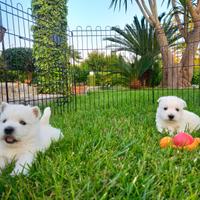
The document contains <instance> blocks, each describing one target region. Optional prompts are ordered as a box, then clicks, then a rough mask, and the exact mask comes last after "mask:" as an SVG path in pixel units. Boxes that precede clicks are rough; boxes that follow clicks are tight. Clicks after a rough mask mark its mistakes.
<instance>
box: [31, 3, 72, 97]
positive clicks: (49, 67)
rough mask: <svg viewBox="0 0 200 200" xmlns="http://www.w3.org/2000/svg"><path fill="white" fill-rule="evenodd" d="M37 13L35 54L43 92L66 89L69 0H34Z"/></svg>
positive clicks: (67, 82) (40, 87)
mask: <svg viewBox="0 0 200 200" xmlns="http://www.w3.org/2000/svg"><path fill="white" fill-rule="evenodd" d="M32 11H33V15H34V16H35V18H34V19H35V25H34V26H33V27H32V29H33V37H34V41H35V42H34V45H33V56H34V58H35V64H36V66H37V67H38V68H39V70H40V73H38V77H37V81H38V87H39V90H40V91H39V92H41V93H65V94H66V93H67V88H68V86H69V80H71V77H69V70H68V68H67V66H68V60H69V56H70V55H67V52H69V49H68V45H67V34H66V30H67V20H66V19H67V0H60V1H52V0H32ZM69 54H70V53H69Z"/></svg>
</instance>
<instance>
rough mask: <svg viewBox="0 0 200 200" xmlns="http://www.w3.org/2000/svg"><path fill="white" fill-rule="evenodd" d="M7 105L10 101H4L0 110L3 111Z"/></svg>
mask: <svg viewBox="0 0 200 200" xmlns="http://www.w3.org/2000/svg"><path fill="white" fill-rule="evenodd" d="M7 106H8V103H6V102H2V103H1V106H0V112H3V111H4V110H5V108H6V107H7Z"/></svg>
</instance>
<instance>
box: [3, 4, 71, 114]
mask: <svg viewBox="0 0 200 200" xmlns="http://www.w3.org/2000/svg"><path fill="white" fill-rule="evenodd" d="M35 21H36V18H35V17H34V16H33V15H32V12H31V9H27V10H24V9H23V6H22V5H21V4H17V5H13V3H12V1H5V2H4V1H0V103H1V102H3V101H5V102H9V103H22V104H31V105H39V106H41V107H44V106H51V107H53V108H54V110H55V111H59V112H61V111H63V110H64V108H68V109H69V106H70V105H71V104H69V101H70V96H71V92H70V83H69V81H71V80H68V75H69V74H70V67H69V65H70V64H69V59H70V58H69V56H68V53H67V51H68V50H67V49H66V50H65V51H63V54H65V56H66V60H65V61H66V62H65V63H64V62H61V61H60V60H58V63H59V65H54V66H52V64H51V63H49V67H47V68H45V69H44V68H43V69H41V68H40V67H39V66H37V64H36V63H35V59H34V56H33V45H34V44H36V43H39V42H40V41H37V40H34V39H33V31H32V30H33V27H34V26H35ZM46 24H47V26H48V22H46ZM40 29H47V28H46V27H45V26H44V27H40ZM71 34H72V33H71V32H70V31H66V33H65V37H64V38H66V39H67V41H66V43H68V44H69V45H71V42H72V37H71ZM61 37H62V36H57V35H52V46H51V45H49V44H46V43H45V42H44V43H40V45H41V46H46V47H47V48H54V49H55V45H54V43H56V45H59V38H61ZM42 53H43V52H42ZM44 59H45V58H44ZM45 62H46V61H45ZM49 62H51V61H49ZM50 74H53V76H50Z"/></svg>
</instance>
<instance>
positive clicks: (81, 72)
mask: <svg viewBox="0 0 200 200" xmlns="http://www.w3.org/2000/svg"><path fill="white" fill-rule="evenodd" d="M88 74H89V72H88V70H86V69H81V68H80V67H78V66H74V67H73V78H74V81H75V82H76V83H86V82H87V76H88Z"/></svg>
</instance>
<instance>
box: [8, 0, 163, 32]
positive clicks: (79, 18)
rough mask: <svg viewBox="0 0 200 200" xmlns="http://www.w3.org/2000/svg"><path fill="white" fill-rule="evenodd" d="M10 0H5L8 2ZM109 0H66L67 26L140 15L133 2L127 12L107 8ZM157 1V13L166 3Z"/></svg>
mask: <svg viewBox="0 0 200 200" xmlns="http://www.w3.org/2000/svg"><path fill="white" fill-rule="evenodd" d="M9 1H10V0H7V2H9ZM12 2H13V6H15V5H16V4H17V3H21V4H22V5H23V7H24V8H25V9H27V8H30V7H31V0H12ZM110 2H111V0H69V1H68V17H67V18H68V26H69V28H70V29H71V30H73V29H75V28H76V27H77V26H82V27H83V28H85V27H86V26H92V27H96V26H101V27H106V26H108V25H109V26H116V25H117V26H120V27H121V28H122V27H124V25H125V24H127V23H128V24H130V23H131V22H132V20H133V16H135V15H137V16H142V15H141V12H140V10H139V8H138V6H137V5H136V3H135V2H134V3H133V4H131V5H130V4H129V7H128V10H127V12H125V11H124V9H123V8H122V9H121V10H120V11H119V9H118V8H116V10H114V8H109V6H110ZM157 2H158V11H159V13H161V12H163V11H164V10H165V9H166V5H163V6H162V7H161V2H162V1H160V0H158V1H157Z"/></svg>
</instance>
